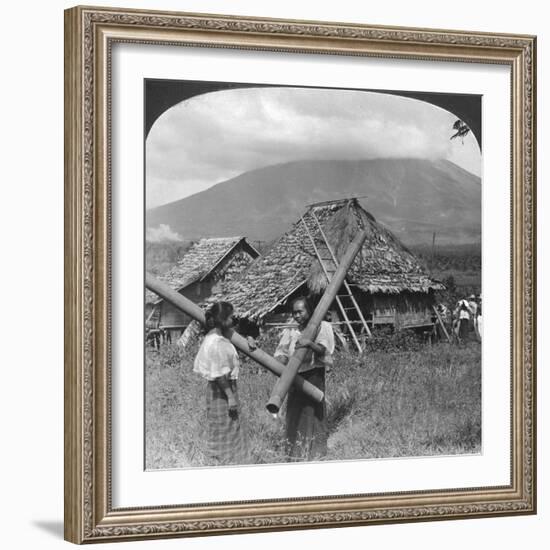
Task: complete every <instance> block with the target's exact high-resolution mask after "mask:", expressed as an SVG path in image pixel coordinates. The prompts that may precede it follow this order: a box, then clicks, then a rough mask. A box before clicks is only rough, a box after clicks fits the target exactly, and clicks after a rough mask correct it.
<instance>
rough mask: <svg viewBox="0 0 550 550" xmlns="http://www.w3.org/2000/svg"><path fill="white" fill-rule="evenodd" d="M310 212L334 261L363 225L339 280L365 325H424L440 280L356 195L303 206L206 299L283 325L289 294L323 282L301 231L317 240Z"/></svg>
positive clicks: (310, 290) (310, 291)
mask: <svg viewBox="0 0 550 550" xmlns="http://www.w3.org/2000/svg"><path fill="white" fill-rule="evenodd" d="M315 218H317V220H318V222H319V225H320V227H321V228H322V232H323V233H324V234H325V236H326V239H327V240H328V243H329V245H330V247H331V248H332V249H333V251H334V253H335V255H336V257H337V258H338V259H340V258H341V257H342V256H343V254H344V252H345V250H346V248H347V246H348V245H349V243H350V242H351V240H352V239H353V238H354V236H355V234H356V233H357V232H358V230H359V228H363V229H365V230H366V231H367V239H366V241H365V243H364V245H363V247H362V249H361V251H360V252H359V254H358V255H357V257H356V258H355V261H354V263H353V264H352V267H351V269H350V270H349V272H348V275H347V281H348V283H349V284H350V286H351V288H352V291H353V294H354V296H355V298H356V300H357V303H358V304H359V306H360V309H361V312H362V313H363V316H364V318H365V319H366V321H367V324H368V325H369V328H371V329H372V328H373V327H375V326H376V325H390V326H392V327H394V328H396V329H401V328H409V327H421V326H429V325H430V324H432V318H433V309H432V306H433V305H434V303H435V298H434V291H435V290H438V289H443V288H444V286H443V285H442V284H441V283H439V282H437V281H435V280H432V279H431V278H430V277H429V276H428V275H427V274H426V272H425V270H424V269H423V268H422V266H421V265H420V263H419V262H418V260H417V259H416V257H415V256H414V255H413V254H412V253H411V252H410V251H409V250H408V249H407V248H406V247H405V246H404V245H403V244H402V243H401V242H400V241H399V240H398V239H397V238H396V237H395V236H394V235H393V234H392V233H391V232H390V231H388V230H387V229H385V228H384V227H383V226H382V225H380V224H379V223H377V222H376V220H375V219H374V217H373V216H372V215H371V214H369V213H368V212H367V211H365V210H364V209H363V208H362V207H361V205H360V204H359V202H358V200H357V199H345V200H337V201H329V202H325V203H317V204H314V205H311V206H310V207H309V209H308V210H307V212H306V213H305V214H304V216H303V218H302V219H301V220H298V221H297V222H296V223H295V224H294V225H293V226H292V227H291V228H290V230H289V231H287V232H286V233H285V234H284V235H283V236H282V237H281V238H280V239H279V240H278V241H276V242H275V244H274V245H273V246H272V247H271V249H270V250H269V251H268V252H267V253H266V254H265V255H264V256H262V257H259V258H257V259H256V260H255V261H254V262H253V263H252V264H251V265H250V266H249V267H248V268H247V269H246V270H245V271H243V272H242V274H241V275H240V276H239V277H238V278H236V279H233V280H231V281H230V282H228V283H224V284H222V285H221V292H219V293H217V294H216V295H215V296H212V299H214V298H215V299H223V300H227V301H230V302H231V303H232V304H233V305H234V306H235V311H236V313H237V315H238V316H239V317H241V318H242V319H245V320H248V321H249V322H253V323H255V324H257V325H259V326H262V325H264V326H276V325H282V324H285V323H288V322H289V315H288V307H287V303H288V302H289V300H291V299H292V298H294V297H296V296H299V295H317V296H319V295H320V294H322V292H323V291H324V289H325V288H326V286H327V277H326V275H325V273H324V271H323V270H322V267H321V265H320V262H319V260H318V258H317V255H316V252H315V249H314V247H313V243H312V242H311V238H310V236H309V235H308V232H309V234H310V235H312V236H313V238H314V240H315V239H321V238H322V235H321V230H320V229H319V227H318V226H317V223H316V221H315ZM306 225H307V229H306ZM332 313H333V314H332V319H333V321H334V320H335V321H336V322H339V319H340V318H339V314H338V308H337V306H336V304H333V307H332ZM352 315H353V314H352ZM352 315H350V317H352Z"/></svg>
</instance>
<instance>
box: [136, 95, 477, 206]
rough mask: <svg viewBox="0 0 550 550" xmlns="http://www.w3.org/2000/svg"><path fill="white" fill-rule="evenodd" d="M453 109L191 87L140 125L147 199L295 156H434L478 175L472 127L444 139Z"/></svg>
mask: <svg viewBox="0 0 550 550" xmlns="http://www.w3.org/2000/svg"><path fill="white" fill-rule="evenodd" d="M456 118H457V117H456V116H455V115H453V114H451V113H449V112H448V111H445V110H443V109H440V108H439V107H435V106H433V105H431V104H429V103H424V102H422V101H418V100H414V99H408V98H403V97H398V96H392V95H386V94H378V93H373V92H360V91H346V90H321V89H305V88H246V89H237V90H224V91H219V92H213V93H208V94H204V95H200V96H197V97H194V98H191V99H188V100H186V101H183V102H181V103H179V104H178V105H175V106H174V107H172V108H171V109H169V110H168V111H166V112H165V113H163V114H162V115H161V116H160V117H159V118H158V120H157V121H156V122H155V124H154V125H153V127H152V128H151V131H150V132H149V135H148V137H147V142H146V198H147V208H152V207H155V206H159V205H161V204H165V203H168V202H172V201H175V200H178V199H182V198H184V197H186V196H188V195H192V194H195V193H198V192H200V191H203V190H205V189H208V188H209V187H211V186H212V185H215V184H216V183H220V182H222V181H225V180H227V179H230V178H232V177H235V176H238V175H239V174H242V173H243V172H247V171H249V170H252V169H255V168H261V167H263V166H268V165H273V164H279V163H283V162H289V161H295V160H306V159H307V160H311V159H324V160H326V159H339V160H359V159H369V158H396V157H397V158H398V157H409V158H410V157H414V158H428V159H440V158H443V159H448V160H450V161H452V162H454V163H456V164H458V165H459V166H461V167H463V168H465V169H466V170H468V171H469V172H472V173H474V174H476V175H480V172H481V154H480V150H479V146H478V144H477V141H476V139H475V137H474V136H473V135H472V134H471V133H470V134H468V135H467V136H466V137H465V138H464V141H463V142H462V140H461V139H460V138H457V139H454V140H452V141H451V140H450V139H449V138H450V136H451V135H452V133H453V130H452V125H453V123H454V122H455V120H456Z"/></svg>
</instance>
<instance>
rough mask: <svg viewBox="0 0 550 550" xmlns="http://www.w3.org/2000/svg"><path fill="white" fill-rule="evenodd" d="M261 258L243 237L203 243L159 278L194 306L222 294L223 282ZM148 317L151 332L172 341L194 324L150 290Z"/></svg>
mask: <svg viewBox="0 0 550 550" xmlns="http://www.w3.org/2000/svg"><path fill="white" fill-rule="evenodd" d="M258 256H259V252H258V251H257V250H256V249H255V248H254V247H253V246H252V245H251V244H249V243H248V242H247V240H246V239H245V238H244V237H228V238H214V239H201V240H200V241H198V242H197V243H195V244H194V245H193V246H192V247H191V248H190V249H189V250H188V251H187V252H186V253H185V254H184V255H183V256H182V257H181V258H180V259H179V261H178V263H177V264H176V265H175V266H174V267H172V268H171V269H170V270H168V271H167V272H166V273H164V274H163V275H161V276H159V277H158V278H159V279H160V280H161V281H163V282H165V283H167V284H168V285H169V286H170V287H172V288H173V289H174V290H176V291H177V292H179V293H180V294H182V295H183V296H185V297H186V298H189V299H190V300H192V301H193V302H203V301H204V300H206V299H207V298H208V297H209V296H210V295H211V294H212V293H213V292H216V291H218V290H220V288H219V285H220V284H221V283H222V282H224V281H229V280H231V279H232V278H234V277H235V276H236V275H237V274H240V273H241V272H242V271H243V270H244V269H245V268H246V267H248V265H249V264H250V263H251V262H252V261H253V260H254V259H255V258H257V257H258ZM145 317H146V325H147V326H148V327H149V328H157V329H162V330H163V331H164V332H165V334H166V335H167V336H168V338H169V339H170V340H171V338H172V336H178V335H179V334H180V333H181V332H183V330H184V329H185V327H186V326H187V325H188V324H189V323H190V321H191V318H190V317H189V316H187V315H186V314H185V313H183V312H181V311H180V310H178V309H176V308H175V307H174V306H172V305H171V304H169V303H167V302H165V301H164V300H162V299H161V298H159V297H158V296H157V295H156V294H155V293H153V292H151V291H149V290H146V292H145Z"/></svg>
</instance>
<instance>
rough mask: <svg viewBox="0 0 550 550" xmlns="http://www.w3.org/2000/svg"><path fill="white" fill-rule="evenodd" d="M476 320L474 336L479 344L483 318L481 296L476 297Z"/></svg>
mask: <svg viewBox="0 0 550 550" xmlns="http://www.w3.org/2000/svg"><path fill="white" fill-rule="evenodd" d="M477 304H478V305H477V319H476V335H477V339H478V341H479V342H481V336H482V334H483V317H482V314H481V294H480V295H479V296H478V297H477Z"/></svg>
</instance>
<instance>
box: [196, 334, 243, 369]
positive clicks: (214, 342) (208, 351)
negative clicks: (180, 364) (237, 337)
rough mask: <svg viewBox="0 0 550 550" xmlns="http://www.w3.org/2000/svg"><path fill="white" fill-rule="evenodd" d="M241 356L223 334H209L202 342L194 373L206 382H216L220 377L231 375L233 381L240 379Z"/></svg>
mask: <svg viewBox="0 0 550 550" xmlns="http://www.w3.org/2000/svg"><path fill="white" fill-rule="evenodd" d="M239 366H240V362H239V356H238V354H237V350H236V349H235V346H234V345H233V344H232V343H231V342H230V341H229V340H228V339H227V338H225V336H222V335H221V334H217V333H216V332H209V333H208V334H207V335H206V336H205V337H204V340H203V341H202V344H201V346H200V348H199V351H198V353H197V356H196V357H195V362H194V365H193V372H196V373H198V374H200V375H201V376H202V377H203V378H205V379H206V380H215V379H216V378H219V377H220V376H225V375H226V374H228V375H229V378H230V379H232V380H237V378H238V377H239Z"/></svg>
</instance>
